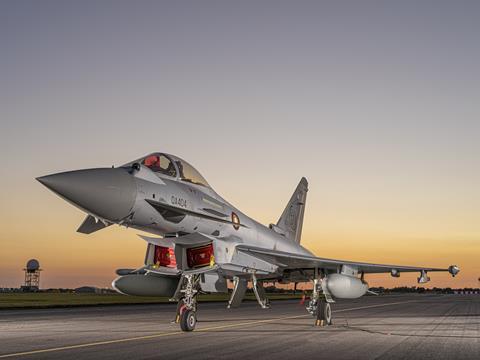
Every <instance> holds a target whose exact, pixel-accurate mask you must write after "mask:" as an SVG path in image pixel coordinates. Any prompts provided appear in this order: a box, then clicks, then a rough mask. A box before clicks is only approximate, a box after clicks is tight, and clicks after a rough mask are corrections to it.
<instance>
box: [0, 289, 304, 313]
mask: <svg viewBox="0 0 480 360" xmlns="http://www.w3.org/2000/svg"><path fill="white" fill-rule="evenodd" d="M300 297H301V295H299V294H297V295H293V294H268V298H269V299H270V300H282V299H284V300H287V299H295V298H300ZM168 299H169V298H167V297H140V296H127V295H122V294H75V293H43V292H37V293H0V310H1V309H15V308H51V307H73V306H99V305H122V304H123V305H127V304H157V303H168V302H169V301H168ZM246 300H255V297H254V296H253V294H247V296H246ZM199 301H224V302H226V301H228V295H227V294H208V295H203V294H202V295H199Z"/></svg>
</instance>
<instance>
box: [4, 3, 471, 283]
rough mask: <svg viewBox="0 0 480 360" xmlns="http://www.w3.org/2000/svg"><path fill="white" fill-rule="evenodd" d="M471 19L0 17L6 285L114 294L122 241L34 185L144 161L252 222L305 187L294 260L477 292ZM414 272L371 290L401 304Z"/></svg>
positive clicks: (214, 10)
mask: <svg viewBox="0 0 480 360" xmlns="http://www.w3.org/2000/svg"><path fill="white" fill-rule="evenodd" d="M479 18H480V2H478V1H448V2H444V1H396V2H394V1H391V2H388V1H387V2H369V1H362V2H359V1H352V2H343V1H332V2H329V3H327V2H321V1H289V2H283V1H252V2H249V1H238V2H230V1H217V2H211V1H191V2H185V1H171V2H166V1H165V2H162V1H129V2H122V1H115V2H113V1H112V2H109V1H101V2H97V1H76V2H73V1H17V0H15V1H2V2H0V146H1V152H0V163H1V165H2V166H1V168H2V172H1V180H0V181H1V186H0V199H1V202H0V225H1V226H0V287H7V286H8V287H10V286H11V287H17V286H19V285H20V284H21V282H22V280H23V273H22V268H23V267H24V265H25V263H26V261H27V260H28V259H30V258H37V259H39V261H40V264H41V266H42V268H43V269H44V271H43V273H42V284H41V286H42V287H74V286H79V285H97V286H110V283H111V281H112V279H114V278H115V274H114V271H115V269H117V268H126V267H137V266H140V265H142V263H143V259H144V252H145V242H144V241H143V240H141V239H140V238H138V237H137V236H136V233H137V232H136V231H134V230H127V229H125V228H120V227H117V226H115V227H110V228H108V229H105V230H102V231H100V232H98V233H95V234H92V235H88V236H87V235H82V234H78V233H76V229H77V227H78V226H79V224H80V223H81V222H82V221H83V218H84V217H85V215H84V214H83V213H82V212H81V211H79V210H78V209H76V208H74V207H72V206H71V205H69V204H68V203H66V202H65V201H63V200H61V199H60V198H59V197H57V196H56V195H54V194H53V193H52V192H50V191H48V190H47V189H46V188H45V187H43V186H42V185H41V184H39V183H38V182H36V181H35V177H37V176H41V175H46V174H51V173H55V172H60V171H66V170H72V169H82V168H90V167H102V166H111V165H120V164H122V163H125V162H128V161H130V160H133V159H135V158H138V157H140V156H142V155H144V154H147V153H149V152H153V151H164V152H168V153H172V154H176V155H178V156H180V157H182V158H185V159H186V160H187V161H189V162H190V163H192V164H193V165H194V166H195V167H196V168H197V169H198V170H199V171H200V172H201V173H202V174H203V176H204V177H205V178H206V179H207V180H208V181H209V183H210V184H211V185H212V186H213V187H214V189H215V190H216V191H217V192H218V193H219V194H220V195H222V196H223V197H225V198H226V199H227V200H228V201H230V202H231V203H232V204H234V205H235V206H237V207H238V208H240V209H241V210H242V211H244V212H245V213H246V214H248V215H250V216H252V217H254V218H256V219H257V220H259V221H260V222H262V223H265V224H269V223H271V222H276V221H277V219H278V217H279V216H280V214H281V212H282V211H283V208H284V207H285V205H286V203H287V201H288V199H289V197H290V195H291V193H292V192H293V190H294V188H295V186H296V185H297V183H298V181H299V180H300V178H301V177H302V176H305V177H306V178H307V179H308V180H309V184H310V190H309V193H308V198H307V209H306V214H305V224H304V228H303V229H304V230H303V240H302V244H303V245H305V246H306V247H307V248H309V249H310V250H312V251H314V252H315V254H316V255H318V256H322V257H331V258H339V259H346V260H358V261H372V262H380V263H398V264H405V265H425V266H435V267H445V266H448V265H450V264H457V265H459V266H460V267H461V272H460V274H459V275H458V277H457V278H455V279H452V278H451V277H450V276H449V275H448V274H435V273H433V274H431V277H432V281H431V282H430V283H429V285H430V286H451V287H464V286H470V287H478V286H479V280H478V279H479V277H480V185H479V184H480V70H479V69H480V68H479V64H480V41H479V34H480V21H479ZM416 276H417V274H411V275H405V274H403V275H402V277H401V278H399V279H392V278H391V277H390V276H389V275H384V276H375V277H372V276H370V277H368V276H367V280H369V282H370V284H371V285H373V286H375V285H377V286H378V285H383V286H402V285H408V286H415V285H416V279H415V277H416Z"/></svg>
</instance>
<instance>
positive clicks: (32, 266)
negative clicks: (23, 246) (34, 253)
mask: <svg viewBox="0 0 480 360" xmlns="http://www.w3.org/2000/svg"><path fill="white" fill-rule="evenodd" d="M38 269H40V263H39V262H38V260H36V259H30V260H28V262H27V271H37V270H38Z"/></svg>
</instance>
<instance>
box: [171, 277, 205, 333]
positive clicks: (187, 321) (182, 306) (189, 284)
mask: <svg viewBox="0 0 480 360" xmlns="http://www.w3.org/2000/svg"><path fill="white" fill-rule="evenodd" d="M199 282H200V275H198V274H187V275H182V278H181V279H180V282H179V290H178V293H180V294H181V295H182V296H181V298H180V300H179V301H178V305H177V316H176V317H175V322H176V323H180V328H181V329H182V331H193V330H194V329H195V326H196V325H197V295H198V291H199V290H198V289H199Z"/></svg>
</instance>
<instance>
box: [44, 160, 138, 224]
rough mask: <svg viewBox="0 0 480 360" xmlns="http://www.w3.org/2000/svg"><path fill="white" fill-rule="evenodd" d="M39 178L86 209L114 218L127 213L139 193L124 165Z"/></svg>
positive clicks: (110, 218) (73, 202)
mask: <svg viewBox="0 0 480 360" xmlns="http://www.w3.org/2000/svg"><path fill="white" fill-rule="evenodd" d="M37 180H38V181H39V182H41V183H42V184H43V185H45V186H46V187H47V188H49V189H50V190H52V191H53V192H55V193H57V194H58V195H60V196H61V197H62V198H64V199H65V200H67V201H69V202H70V203H72V204H73V205H75V206H77V207H78V208H80V209H82V210H83V211H85V212H88V213H90V214H93V215H97V216H98V217H100V218H102V219H106V220H111V221H119V220H121V219H123V218H125V217H126V216H128V215H129V214H130V212H131V210H132V208H133V205H134V202H135V198H136V195H137V190H136V186H135V181H134V179H133V177H132V176H131V175H130V174H129V173H128V172H127V171H126V170H125V169H122V168H116V169H113V168H111V169H110V168H104V169H87V170H76V171H68V172H63V173H58V174H53V175H47V176H42V177H39V178H37Z"/></svg>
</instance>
